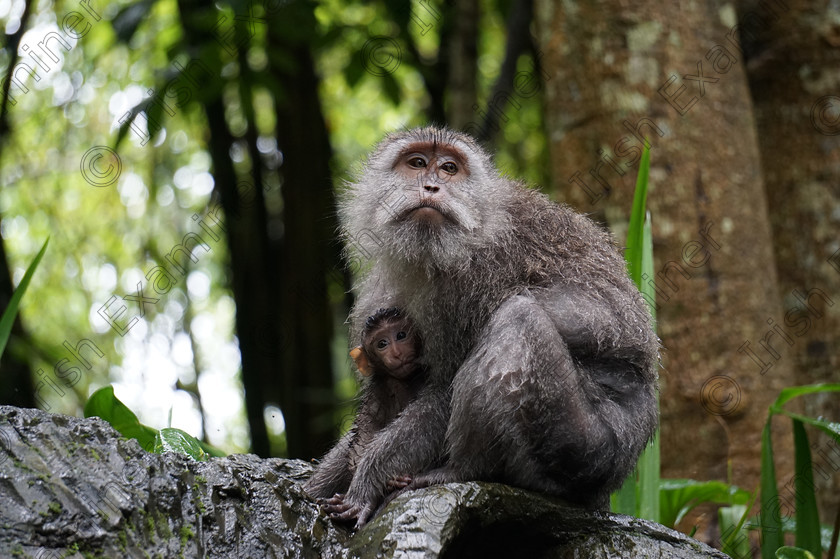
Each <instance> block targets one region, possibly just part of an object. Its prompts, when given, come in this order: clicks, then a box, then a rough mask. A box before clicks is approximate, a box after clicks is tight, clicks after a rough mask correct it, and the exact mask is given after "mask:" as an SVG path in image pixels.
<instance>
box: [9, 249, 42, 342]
mask: <svg viewBox="0 0 840 559" xmlns="http://www.w3.org/2000/svg"><path fill="white" fill-rule="evenodd" d="M49 242H50V238H49V237H47V240H46V241H44V246H42V247H41V250H40V251H39V252H38V255H37V256H36V257H35V260H33V261H32V263H31V264H30V265H29V267H28V268H27V269H26V273H25V274H23V279H22V280H20V283H19V284H18V286H17V289H15V292H14V293H12V298H11V299H9V306H8V307H6V310H5V311H3V316H2V317H0V355H3V350H5V349H6V343H7V342H8V341H9V336H10V335H11V333H12V324H14V323H15V317H16V316H17V312H18V306H20V300H21V298H22V297H23V294H24V293H26V288H27V287H29V282H30V281H31V280H32V275H33V274H34V273H35V268H37V267H38V264H39V263H40V262H41V258H43V256H44V253H45V252H46V251H47V244H48V243H49Z"/></svg>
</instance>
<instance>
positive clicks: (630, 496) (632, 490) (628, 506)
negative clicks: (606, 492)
mask: <svg viewBox="0 0 840 559" xmlns="http://www.w3.org/2000/svg"><path fill="white" fill-rule="evenodd" d="M638 485H639V482H638V481H637V480H636V471H635V470H634V471H633V473H632V474H631V475H630V477H628V478H627V479H626V480H624V484H623V485H622V486H621V489H619V490H618V491H616V492H615V493H613V494H612V495H610V510H611V511H613V512H616V513H618V514H627V515H629V516H636V515H637V514H638V513H639V511H638V510H637V508H636V504H637V499H636V491H637V490H638Z"/></svg>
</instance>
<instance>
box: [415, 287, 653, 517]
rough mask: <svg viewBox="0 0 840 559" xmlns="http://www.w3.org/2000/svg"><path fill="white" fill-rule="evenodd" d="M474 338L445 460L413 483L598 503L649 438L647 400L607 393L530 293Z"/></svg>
mask: <svg viewBox="0 0 840 559" xmlns="http://www.w3.org/2000/svg"><path fill="white" fill-rule="evenodd" d="M480 339H481V341H480V342H479V343H478V345H477V346H476V347H475V348H474V349H473V351H472V352H471V354H470V356H469V357H468V359H467V360H466V362H465V363H464V364H463V365H462V367H461V368H460V370H459V371H458V373H457V375H456V377H455V381H454V383H453V395H452V414H451V418H450V422H449V427H448V430H447V444H448V447H449V462H448V464H447V465H446V466H445V467H444V468H442V469H440V470H435V471H433V472H429V473H428V474H426V475H424V476H419V478H418V479H416V480H415V482H414V483H413V484H412V486H413V487H421V486H423V485H428V484H430V483H441V482H447V481H466V480H488V481H500V482H505V483H509V484H512V485H517V486H520V487H524V488H527V489H533V490H537V491H544V492H548V493H552V494H555V495H560V496H563V497H566V498H568V499H571V500H574V501H578V502H581V503H583V504H587V505H590V506H591V505H594V504H603V499H604V497H605V495H606V492H607V491H608V490H609V489H610V488H613V486H615V485H616V484H617V483H620V479H618V481H616V479H617V478H621V479H623V477H624V476H625V475H626V474H627V473H628V472H629V471H630V469H631V468H632V464H633V463H635V459H636V457H637V456H638V452H637V451H640V448H641V447H642V446H643V445H644V442H645V441H646V440H647V437H649V433H645V434H644V435H641V434H638V433H636V432H635V431H634V430H635V429H637V428H636V426H635V423H637V422H636V421H635V419H636V418H635V415H636V413H635V412H634V410H633V409H632V408H633V406H636V405H642V406H648V407H649V404H648V403H647V402H637V401H636V400H637V398H636V396H634V395H633V394H631V395H630V396H629V397H628V398H627V399H625V401H624V402H623V403H618V402H616V401H613V400H612V399H610V397H609V395H608V394H607V392H606V391H605V389H604V388H603V387H601V386H600V385H599V384H598V383H596V382H595V381H594V380H593V379H592V378H591V371H590V370H589V369H588V368H587V361H586V359H584V358H583V357H578V356H573V355H572V353H571V351H570V349H569V346H568V345H567V343H566V341H565V339H564V338H563V336H561V335H560V333H559V332H558V330H557V328H556V327H555V324H554V322H553V320H552V317H551V316H549V313H548V312H546V309H545V307H544V304H543V303H542V302H540V301H538V300H536V299H535V298H534V297H532V296H531V295H529V294H523V295H517V296H514V297H511V298H510V299H508V300H507V301H505V302H504V303H503V304H502V305H501V306H500V307H499V308H498V309H497V310H496V312H495V313H494V315H493V317H492V318H491V319H490V322H489V323H488V325H487V327H486V330H485V332H484V335H482V336H481V338H480ZM598 366H599V367H600V366H601V365H598ZM605 366H607V365H605ZM617 366H620V364H619V365H617ZM624 366H625V367H627V368H632V367H631V366H630V365H627V364H625V365H624ZM640 386H641V385H640ZM646 394H647V392H646ZM642 399H644V397H643V398H642ZM651 399H652V396H651ZM639 441H641V444H639ZM628 447H633V448H632V449H628Z"/></svg>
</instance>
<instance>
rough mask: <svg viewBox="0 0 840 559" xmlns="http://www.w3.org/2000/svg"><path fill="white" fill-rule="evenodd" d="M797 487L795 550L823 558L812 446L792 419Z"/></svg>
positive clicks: (799, 422) (799, 423)
mask: <svg viewBox="0 0 840 559" xmlns="http://www.w3.org/2000/svg"><path fill="white" fill-rule="evenodd" d="M793 447H794V460H795V463H794V468H795V471H796V476H795V477H794V487H795V490H796V547H800V548H802V549H807V550H808V551H810V552H811V553H813V554H814V555H815V556H817V557H819V556H821V555H822V545H821V543H820V517H819V513H818V512H817V497H816V495H815V494H814V472H813V470H812V467H811V447H810V445H809V444H808V434H807V433H806V432H805V426H804V425H803V424H802V422H801V421H797V420H795V419H794V420H793Z"/></svg>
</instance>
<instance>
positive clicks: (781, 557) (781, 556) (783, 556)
mask: <svg viewBox="0 0 840 559" xmlns="http://www.w3.org/2000/svg"><path fill="white" fill-rule="evenodd" d="M820 555H822V553H820ZM776 558H777V559H814V556H813V555H811V554H810V553H809V552H808V551H806V550H804V549H800V548H798V547H790V546H787V545H786V546H784V547H780V548H779V549H777V550H776Z"/></svg>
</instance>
